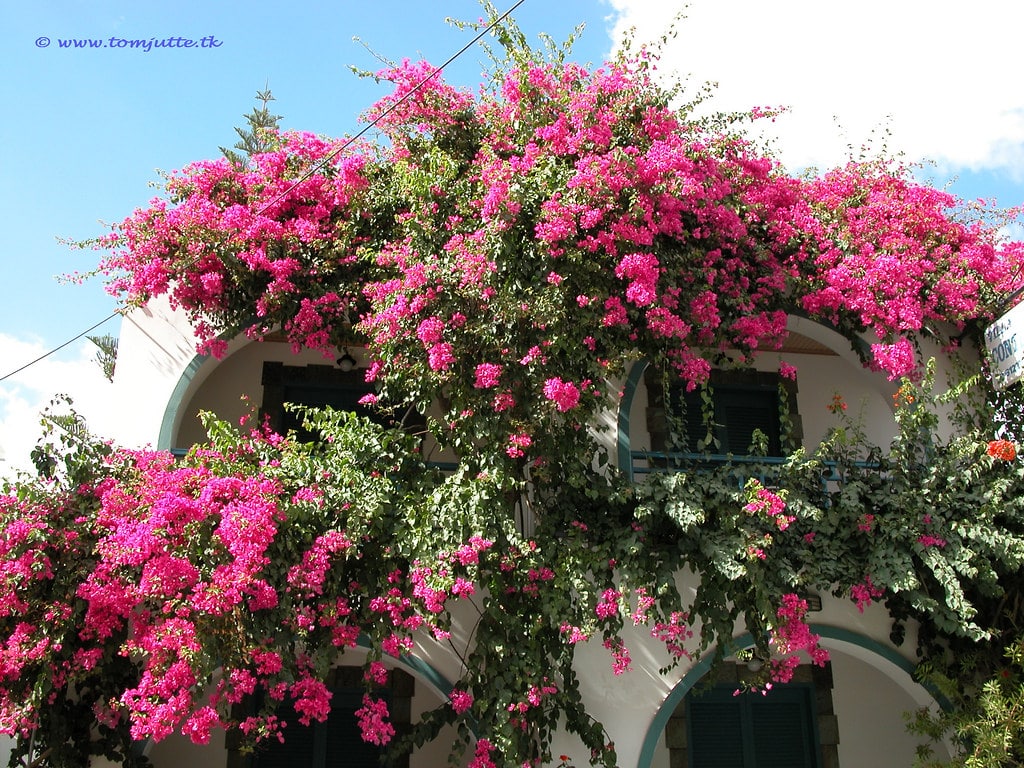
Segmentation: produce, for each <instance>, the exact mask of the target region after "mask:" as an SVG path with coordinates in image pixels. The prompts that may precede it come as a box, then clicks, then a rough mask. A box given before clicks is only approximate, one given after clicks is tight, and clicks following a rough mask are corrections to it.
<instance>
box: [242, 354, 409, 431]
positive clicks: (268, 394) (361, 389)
mask: <svg viewBox="0 0 1024 768" xmlns="http://www.w3.org/2000/svg"><path fill="white" fill-rule="evenodd" d="M365 375H366V371H364V370H360V369H358V368H356V369H350V370H342V369H340V368H337V367H335V366H331V365H304V366H297V365H285V364H284V363H279V362H273V361H267V362H265V363H263V378H262V384H263V405H262V408H261V410H260V416H261V418H266V419H267V421H268V422H269V424H270V428H271V429H273V430H274V431H275V432H277V433H279V434H282V435H284V434H287V433H288V432H289V431H290V430H295V432H296V433H297V435H298V437H299V440H300V441H308V440H311V439H312V435H310V433H309V432H308V431H306V430H305V429H303V427H302V414H300V413H296V412H295V411H293V410H291V409H288V408H285V407H284V405H285V403H292V404H295V405H308V406H310V407H313V408H325V407H330V408H333V409H335V410H338V411H351V412H352V413H357V414H359V415H360V416H366V417H367V418H369V419H371V420H373V421H376V422H377V423H378V424H382V425H384V426H392V425H393V424H396V423H402V424H403V426H404V427H406V428H408V429H415V430H422V429H423V428H424V426H425V422H424V420H423V418H422V417H421V416H420V415H419V414H417V413H416V412H415V411H413V410H411V409H410V410H409V411H408V412H407V413H406V414H405V415H404V416H403V417H401V418H393V417H388V416H386V415H385V414H383V413H382V412H381V411H380V410H378V409H373V408H369V407H367V406H365V405H363V404H362V403H360V402H359V401H360V400H361V399H362V398H363V397H365V396H366V395H368V394H372V393H374V388H373V385H372V384H368V383H367V382H366V378H365Z"/></svg>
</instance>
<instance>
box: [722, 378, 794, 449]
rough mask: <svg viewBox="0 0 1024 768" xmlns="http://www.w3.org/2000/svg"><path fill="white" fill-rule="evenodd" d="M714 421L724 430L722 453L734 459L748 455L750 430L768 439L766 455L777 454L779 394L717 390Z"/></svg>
mask: <svg viewBox="0 0 1024 768" xmlns="http://www.w3.org/2000/svg"><path fill="white" fill-rule="evenodd" d="M715 420H716V421H718V422H719V423H721V424H722V425H723V429H724V431H725V435H726V438H725V441H724V442H726V444H727V445H726V446H724V448H725V450H726V451H728V452H729V453H734V454H736V455H737V456H743V455H746V454H749V453H750V445H751V443H752V442H753V437H754V430H756V429H757V430H761V431H762V432H763V433H764V434H766V435H767V436H768V455H769V456H778V455H780V454H781V446H780V443H781V441H780V439H779V393H778V392H777V391H776V390H774V389H764V388H753V387H749V388H748V387H720V388H717V389H715Z"/></svg>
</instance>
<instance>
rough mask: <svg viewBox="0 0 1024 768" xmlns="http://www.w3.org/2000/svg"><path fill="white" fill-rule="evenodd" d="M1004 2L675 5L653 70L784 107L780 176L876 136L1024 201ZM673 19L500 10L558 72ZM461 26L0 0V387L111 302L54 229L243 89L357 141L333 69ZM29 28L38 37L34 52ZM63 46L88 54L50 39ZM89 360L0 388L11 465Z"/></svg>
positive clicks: (630, 9) (837, 158)
mask: <svg viewBox="0 0 1024 768" xmlns="http://www.w3.org/2000/svg"><path fill="white" fill-rule="evenodd" d="M513 2H514V0H507V2H505V3H498V6H499V8H500V9H502V10H504V9H505V8H507V7H509V6H511V5H512V4H513ZM1008 5H1016V4H1007V3H1005V2H1001V1H1000V0H976V1H975V2H974V3H972V5H971V8H970V13H969V14H967V13H965V12H964V11H963V9H964V8H965V6H964V5H963V4H962V3H956V4H954V3H952V2H949V1H948V0H930V1H929V2H920V1H919V0H901V1H900V2H898V3H892V2H882V0H861V1H860V2H858V3H857V4H833V3H822V2H820V0H774V2H771V3H766V2H761V1H760V0H733V2H730V3H722V2H720V1H719V0H691V2H690V3H689V10H688V12H687V13H688V18H687V19H686V20H685V21H683V22H682V23H681V24H680V25H679V27H678V29H679V34H678V36H677V37H676V38H674V39H673V40H672V41H671V43H670V44H669V45H668V46H667V48H666V53H665V59H664V63H663V67H664V69H665V70H666V71H667V70H671V69H673V68H675V69H677V70H678V71H679V72H680V73H682V74H684V75H686V74H689V75H690V76H691V80H692V81H693V82H695V83H699V82H703V81H705V80H714V81H717V82H718V83H719V91H718V93H719V95H718V97H717V98H716V99H715V101H714V102H713V104H714V106H717V107H721V108H727V109H734V108H736V109H740V108H747V107H751V106H755V105H762V106H767V105H783V104H785V105H788V106H790V107H791V109H792V111H791V113H790V114H789V115H787V116H785V117H783V118H780V119H779V120H778V121H776V123H775V124H772V125H769V126H767V128H768V129H770V130H771V131H772V132H774V134H775V136H776V146H777V148H778V150H779V156H780V157H781V158H782V159H783V160H784V161H785V162H786V163H787V164H788V165H789V166H790V167H792V168H798V167H803V166H806V165H817V166H819V167H828V166H830V165H834V164H836V163H839V162H842V160H843V158H844V153H845V152H846V145H847V144H853V145H855V146H859V145H860V144H862V143H864V142H865V141H868V140H869V139H870V137H871V135H872V133H874V135H876V136H877V135H878V134H879V132H881V131H885V130H888V131H889V133H890V138H889V140H888V146H889V148H890V149H893V150H899V151H903V152H905V153H906V156H907V157H908V158H909V159H915V160H916V159H923V158H930V159H931V160H933V161H934V162H935V165H934V166H931V167H930V170H928V173H929V174H930V175H931V177H932V178H933V179H934V180H935V181H936V183H938V184H945V183H947V182H949V181H950V180H955V181H954V184H953V189H954V191H956V192H958V193H959V194H961V195H962V196H964V197H967V198H975V197H996V198H998V200H999V202H1000V203H1002V204H1005V205H1014V204H1019V203H1022V202H1024V177H1022V173H1021V169H1022V168H1024V163H1022V160H1024V89H1020V88H1019V87H1018V83H1017V79H1018V73H1019V72H1020V64H1019V63H1018V62H1017V61H1016V59H1015V58H1014V51H1015V50H1017V43H1016V40H1015V39H1014V37H1013V36H1014V35H1015V34H1017V30H1019V29H1020V28H1021V27H1022V26H1024V10H1018V9H1014V8H1006V7H1005V6H1008ZM680 7H681V4H680ZM674 11H675V9H674V8H673V7H672V3H668V2H657V3H656V2H653V0H563V1H562V2H550V0H525V1H524V2H523V3H522V5H521V6H520V7H519V8H518V10H517V11H516V12H515V17H516V19H517V20H518V22H519V24H520V26H521V27H522V28H523V30H524V31H525V32H526V33H527V35H528V36H529V37H530V39H531V40H534V41H536V35H537V33H539V32H546V33H548V34H549V35H550V36H551V37H553V38H554V39H555V40H559V41H561V40H564V39H565V38H566V37H567V36H568V35H569V33H570V32H571V31H572V30H573V29H574V28H575V27H576V25H578V24H580V23H584V24H586V31H585V33H584V35H583V36H582V38H581V40H580V41H579V42H578V43H577V45H576V48H575V50H576V52H577V59H578V60H581V61H583V62H594V63H596V62H599V61H601V60H602V59H603V58H605V57H606V56H607V55H608V54H609V53H610V51H611V50H612V48H613V45H614V41H617V40H618V39H620V36H621V33H622V30H623V29H624V28H625V27H626V26H630V25H632V26H635V27H636V28H637V37H638V38H639V39H642V40H648V39H655V38H657V37H659V36H660V35H661V34H662V33H663V32H664V30H665V29H666V25H667V24H668V22H669V21H670V19H671V16H672V15H673V13H674ZM481 14H482V11H481V7H480V5H479V4H478V3H477V2H476V1H475V0H445V2H437V3H435V2H424V1H423V0H390V1H389V0H377V2H374V3H367V2H351V1H350V0H345V1H344V2H333V3H329V2H305V3H299V4H294V5H293V6H292V7H291V8H286V7H285V6H284V5H283V4H281V3H279V2H274V3H270V2H266V1H265V0H249V1H248V2H245V3H241V2H234V1H230V2H229V1H228V0H221V1H220V2H217V1H215V0H214V1H211V0H204V2H196V1H194V0H177V2H174V3H162V2H132V1H130V0H63V1H62V2H54V1H53V0H41V1H37V2H33V3H14V2H13V1H12V0H8V2H5V3H2V4H0V68H2V69H0V71H2V75H3V76H2V77H0V103H3V104H4V108H5V113H6V114H7V118H6V119H5V120H3V121H2V122H0V180H2V182H3V183H2V184H0V211H2V214H0V215H2V217H3V224H4V226H3V236H2V237H3V239H2V249H0V258H2V259H3V266H4V268H5V273H6V280H4V281H3V284H2V285H3V288H2V291H3V294H2V298H3V300H2V301H0V360H2V361H3V362H2V364H0V367H2V368H3V370H0V376H4V375H5V374H7V373H8V372H9V371H13V370H14V369H15V368H17V367H19V366H20V365H21V364H22V363H25V362H28V361H29V360H31V359H33V358H34V357H36V356H38V355H40V354H42V353H43V352H45V351H46V350H48V349H51V348H53V347H56V346H57V345H59V344H62V343H63V342H65V341H67V340H68V339H70V338H71V337H73V336H75V335H76V334H78V333H80V332H82V331H83V330H85V329H86V328H88V327H89V326H91V325H93V324H94V323H96V322H98V321H100V320H102V319H103V318H104V317H106V316H107V315H109V314H110V313H111V312H112V311H113V310H114V309H115V308H116V306H117V305H116V302H115V300H114V299H113V298H110V297H108V296H107V295H106V294H105V293H104V291H103V287H102V282H101V281H100V280H99V279H93V280H90V281H88V282H86V283H85V284H84V285H66V284H61V283H59V282H57V281H56V280H55V279H54V276H56V275H60V274H66V273H72V272H84V271H88V270H90V269H92V268H93V267H94V266H95V264H96V260H97V256H98V254H96V253H94V252H92V251H73V250H71V249H69V248H68V247H66V246H65V245H62V244H60V243H59V242H58V238H61V237H63V238H71V239H85V238H90V237H94V236H97V235H100V234H102V233H103V232H104V231H105V229H104V227H103V225H102V224H101V222H114V221H119V220H121V219H123V218H124V217H125V216H126V215H128V214H129V213H130V212H131V211H132V210H133V209H134V208H136V207H138V206H143V205H145V204H146V203H147V201H148V200H149V199H150V198H151V197H152V196H153V195H154V194H155V193H156V190H155V189H152V188H150V187H149V186H147V185H148V184H150V183H151V182H154V181H156V180H158V175H157V173H156V169H164V170H173V169H177V168H180V167H181V166H182V165H184V164H186V163H188V162H190V161H192V160H197V159H202V158H206V157H213V156H216V155H217V154H218V147H219V146H222V145H223V146H230V145H231V144H233V143H234V141H235V139H236V136H235V134H234V130H233V127H234V126H236V125H239V124H241V123H242V115H243V114H244V113H246V112H248V111H249V110H250V109H251V108H252V106H253V104H254V101H253V97H254V95H255V93H256V91H257V90H259V89H262V88H263V87H264V86H265V85H269V87H270V89H271V90H272V91H273V93H274V96H275V97H276V98H277V101H276V102H274V104H273V106H274V107H275V108H276V111H277V112H278V113H279V114H282V115H283V116H284V120H283V125H284V127H286V128H294V129H301V130H309V131H314V132H318V133H324V134H330V135H344V134H351V133H353V132H355V131H357V130H358V129H359V128H360V127H361V124H360V123H359V122H358V120H357V117H358V115H359V114H360V113H361V112H362V111H363V110H364V109H366V108H367V107H368V106H369V105H370V104H372V103H373V101H374V100H375V99H376V98H378V97H379V96H381V95H383V93H384V90H383V86H377V85H375V84H374V83H372V81H365V80H360V79H358V78H356V77H355V76H354V75H353V74H352V73H351V72H350V71H349V66H350V65H355V66H357V67H360V68H365V69H374V68H376V67H377V66H378V62H377V60H376V59H375V58H374V56H373V54H372V53H371V52H370V51H369V50H367V47H366V46H368V47H369V48H370V49H372V50H374V51H376V52H377V53H379V54H381V55H383V56H385V57H387V58H390V59H393V60H400V59H402V58H403V57H409V58H412V59H416V58H426V59H427V60H429V61H431V62H432V63H434V64H440V63H441V62H443V61H444V60H445V59H447V58H448V57H449V56H450V55H451V54H453V53H455V52H456V51H457V50H458V49H459V48H461V47H462V46H463V45H464V44H465V43H466V42H468V41H469V39H470V37H471V33H470V32H468V31H459V30H457V29H455V28H453V27H452V26H450V25H448V24H447V23H446V22H445V17H447V16H452V17H456V18H461V19H477V18H479V17H480V16H481ZM43 37H45V38H48V39H49V45H48V46H45V47H44V46H41V45H38V44H37V41H39V39H40V38H43ZM179 37H180V38H185V39H195V40H201V39H203V38H207V39H208V40H213V41H216V42H217V43H219V45H217V46H216V47H206V48H202V47H198V48H163V49H152V50H150V51H148V52H146V51H143V50H140V49H131V48H110V47H109V41H110V39H111V38H122V39H140V40H149V39H151V38H156V39H166V38H179ZM353 38H359V39H361V41H362V42H357V41H356V40H354V39H353ZM71 39H79V40H86V39H93V40H102V41H104V42H106V43H107V44H108V46H107V47H103V48H87V49H81V48H64V47H61V45H60V42H59V41H60V40H71ZM40 42H42V41H40ZM364 43H365V46H364ZM485 62H486V55H485V53H484V52H483V51H482V50H481V49H480V48H479V47H476V48H474V49H473V50H471V51H469V52H468V53H467V54H466V55H464V56H463V57H462V58H461V59H460V60H459V62H458V63H457V64H456V65H455V66H454V67H453V68H452V69H451V70H449V72H448V74H447V75H446V77H447V79H449V80H450V81H453V82H456V83H459V84H463V85H468V86H475V85H476V84H477V83H478V82H479V81H480V72H481V70H482V69H483V67H484V65H485ZM876 145H877V141H876ZM118 327H119V321H118V320H113V321H110V322H108V323H107V324H106V325H104V326H103V327H101V328H100V329H98V331H96V333H104V332H108V333H113V334H115V335H116V333H117V331H118ZM91 356H92V347H91V346H90V345H89V344H88V342H85V341H81V342H77V343H75V344H72V345H70V346H69V347H67V348H66V349H64V350H63V351H61V352H60V353H59V354H57V355H55V356H53V357H51V358H47V360H46V361H45V362H43V363H39V364H37V365H34V366H32V367H31V368H29V369H28V370H26V371H24V372H23V373H20V374H18V375H16V376H12V377H10V378H7V379H6V380H4V381H0V454H3V455H5V456H6V457H7V458H8V460H13V459H15V457H16V456H21V455H22V454H24V453H25V451H26V449H25V447H24V446H25V444H26V441H27V444H28V445H31V442H32V441H33V440H34V437H35V434H34V433H35V432H37V431H38V430H34V429H33V428H32V427H31V426H30V425H31V423H33V422H34V420H35V414H36V413H38V411H39V409H40V408H41V406H42V405H43V404H44V403H45V402H46V401H47V400H48V399H49V397H50V396H51V395H52V394H53V393H54V392H64V391H67V392H71V393H72V394H73V395H74V396H76V401H77V402H80V403H81V402H84V403H85V404H86V406H87V407H84V408H83V410H84V411H85V412H86V413H87V414H88V411H89V409H90V408H92V409H102V408H103V407H110V405H109V404H108V403H105V401H104V396H105V390H104V388H103V387H104V385H103V382H102V379H101V378H100V377H99V376H98V368H97V367H96V366H95V365H93V364H92V363H91V362H90V361H89V358H91ZM29 433H32V434H29Z"/></svg>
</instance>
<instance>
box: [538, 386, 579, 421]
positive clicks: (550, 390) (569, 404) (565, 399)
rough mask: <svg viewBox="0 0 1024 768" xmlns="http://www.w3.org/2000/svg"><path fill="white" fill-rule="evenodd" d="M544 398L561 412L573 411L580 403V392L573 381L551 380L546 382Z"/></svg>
mask: <svg viewBox="0 0 1024 768" xmlns="http://www.w3.org/2000/svg"><path fill="white" fill-rule="evenodd" d="M544 397H546V398H547V399H548V400H550V401H552V402H553V403H554V404H555V407H556V408H557V409H558V410H559V411H560V412H563V413H564V412H565V411H571V410H572V409H573V408H575V407H576V404H577V403H579V401H580V390H579V388H578V387H577V386H576V385H575V384H573V383H572V382H571V381H562V380H561V379H559V378H551V379H548V380H547V381H545V382H544Z"/></svg>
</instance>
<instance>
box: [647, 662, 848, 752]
mask: <svg viewBox="0 0 1024 768" xmlns="http://www.w3.org/2000/svg"><path fill="white" fill-rule="evenodd" d="M753 675H754V673H753V672H751V671H750V670H749V669H748V668H747V665H746V664H742V663H735V662H728V663H725V664H724V665H723V666H722V667H721V668H720V669H719V670H718V672H717V674H716V677H715V680H714V682H710V681H705V682H700V683H697V685H696V686H694V687H693V688H692V689H690V691H689V693H687V694H686V696H685V697H683V699H682V700H681V701H680V702H679V704H678V705H677V706H676V708H675V710H674V711H673V712H672V714H671V716H670V717H669V720H668V722H667V724H666V726H665V732H664V739H665V747H666V748H667V749H668V751H669V765H671V766H673V767H675V766H680V767H682V766H686V767H687V768H838V766H839V750H838V745H839V723H838V720H837V718H836V715H835V710H834V708H833V703H832V686H833V679H832V666H831V664H826V665H825V666H824V667H818V666H815V665H811V664H801V665H800V666H798V667H797V668H796V669H795V670H794V675H793V681H792V682H791V683H788V684H785V685H775V686H773V687H772V689H771V690H770V691H768V693H767V695H761V694H760V693H742V694H739V695H734V694H735V693H736V691H737V690H738V689H740V688H742V687H743V686H744V685H746V684H748V683H749V682H750V681H751V679H752V676H753Z"/></svg>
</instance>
